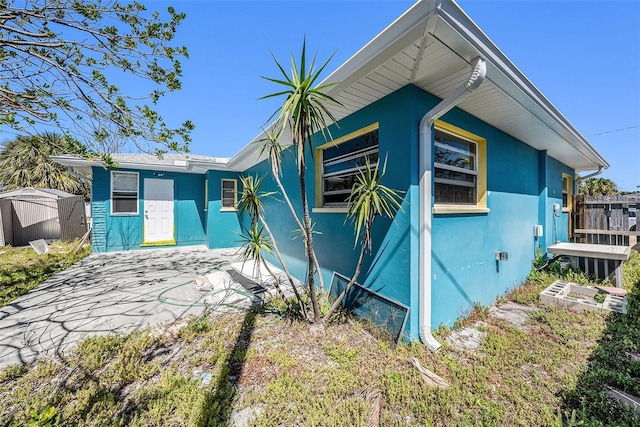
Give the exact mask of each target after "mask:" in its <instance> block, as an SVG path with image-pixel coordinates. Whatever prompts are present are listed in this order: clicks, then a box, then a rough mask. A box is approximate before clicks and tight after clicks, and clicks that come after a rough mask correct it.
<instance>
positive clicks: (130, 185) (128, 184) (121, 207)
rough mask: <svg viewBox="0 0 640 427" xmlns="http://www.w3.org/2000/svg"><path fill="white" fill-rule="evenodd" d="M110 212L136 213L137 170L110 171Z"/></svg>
mask: <svg viewBox="0 0 640 427" xmlns="http://www.w3.org/2000/svg"><path fill="white" fill-rule="evenodd" d="M111 213H115V214H118V213H129V214H137V213H138V173H137V172H115V171H114V172H111Z"/></svg>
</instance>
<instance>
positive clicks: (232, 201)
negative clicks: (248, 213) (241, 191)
mask: <svg viewBox="0 0 640 427" xmlns="http://www.w3.org/2000/svg"><path fill="white" fill-rule="evenodd" d="M221 197H222V198H221V200H222V209H225V210H234V209H235V208H236V206H238V181H237V180H235V179H223V180H222V195H221Z"/></svg>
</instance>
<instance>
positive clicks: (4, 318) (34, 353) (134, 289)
mask: <svg viewBox="0 0 640 427" xmlns="http://www.w3.org/2000/svg"><path fill="white" fill-rule="evenodd" d="M235 252H236V250H235V249H218V250H209V249H207V248H206V247H204V246H190V247H180V248H171V249H147V250H138V251H128V252H111V253H100V254H92V255H90V256H88V257H87V258H85V259H83V260H82V261H80V262H78V263H76V264H74V265H73V266H72V267H70V268H69V269H67V270H65V271H62V272H60V273H58V274H56V275H55V276H53V277H51V278H49V279H48V280H46V281H45V282H44V283H42V284H41V285H40V286H39V287H38V288H36V289H34V290H32V291H31V292H29V293H28V294H26V295H23V296H22V297H20V298H18V299H16V300H14V301H13V302H11V303H9V304H8V305H6V306H4V307H0V368H3V367H5V366H7V365H11V364H16V363H28V362H31V361H33V360H35V359H36V358H38V357H41V356H45V355H49V356H54V355H59V354H64V353H65V352H67V351H69V350H70V349H71V348H73V347H74V346H75V344H76V343H77V342H78V341H80V340H82V339H83V338H85V337H87V336H91V335H105V334H109V333H113V332H118V333H130V332H132V331H134V330H137V329H140V328H143V327H146V326H150V325H154V324H159V323H170V322H174V321H176V320H177V319H181V318H184V317H186V316H188V315H191V314H193V315H199V314H201V313H202V312H203V311H204V309H205V305H206V304H205V302H208V304H212V303H215V301H214V300H215V298H212V293H211V292H201V291H199V290H198V288H197V286H195V278H196V277H198V276H202V275H204V274H207V273H209V272H211V271H217V270H220V269H224V268H230V265H231V263H232V262H235V261H237V258H236V257H235V256H234V255H235ZM181 285H183V286H181ZM229 286H232V287H233V286H235V287H236V289H244V288H243V287H241V286H240V284H238V283H235V282H233V281H231V280H230V283H229ZM161 294H162V298H160V295H161ZM239 296H241V294H240V293H239V292H236V293H235V294H234V297H238V298H240V297H239ZM238 298H235V299H234V301H236V300H238ZM241 299H242V298H240V299H239V300H238V301H236V302H237V303H239V304H240V303H242V301H240V300H241ZM245 302H247V306H250V305H251V302H252V301H245Z"/></svg>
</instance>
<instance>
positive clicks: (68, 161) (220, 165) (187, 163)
mask: <svg viewBox="0 0 640 427" xmlns="http://www.w3.org/2000/svg"><path fill="white" fill-rule="evenodd" d="M51 160H53V161H55V162H57V163H60V164H62V165H64V166H71V167H91V166H104V165H103V164H102V162H100V161H98V160H87V159H84V158H82V157H77V156H70V155H62V156H51ZM117 163H118V169H140V170H163V171H167V172H183V173H196V174H205V173H206V172H207V171H208V170H221V171H226V170H229V168H228V166H227V164H228V159H226V158H220V157H218V158H216V161H215V162H210V161H205V160H190V159H185V160H184V162H180V164H174V165H171V164H166V163H138V162H128V161H126V160H120V161H118V162H117Z"/></svg>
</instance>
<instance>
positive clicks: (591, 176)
mask: <svg viewBox="0 0 640 427" xmlns="http://www.w3.org/2000/svg"><path fill="white" fill-rule="evenodd" d="M603 170H604V166H598V170H597V171H595V172H593V173H590V174H589V175H585V176H581V177H580V178H578V179H576V185H575V187H574V189H573V195H574V196H576V195H577V194H578V187H579V186H580V181H584V180H585V179H589V178H593V177H594V176H596V175H600V174H601V173H602V171H603Z"/></svg>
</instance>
